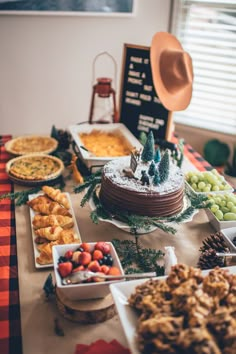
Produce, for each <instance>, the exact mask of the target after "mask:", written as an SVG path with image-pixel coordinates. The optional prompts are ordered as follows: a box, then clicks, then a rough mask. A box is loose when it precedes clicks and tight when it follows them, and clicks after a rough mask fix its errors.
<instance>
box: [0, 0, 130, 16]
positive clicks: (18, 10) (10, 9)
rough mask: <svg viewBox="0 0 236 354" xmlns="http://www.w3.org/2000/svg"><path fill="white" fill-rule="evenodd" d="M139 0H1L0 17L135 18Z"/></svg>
mask: <svg viewBox="0 0 236 354" xmlns="http://www.w3.org/2000/svg"><path fill="white" fill-rule="evenodd" d="M136 1H137V0H41V1H38V0H0V15H1V14H12V15H75V16H117V17H130V16H134V14H135V9H136Z"/></svg>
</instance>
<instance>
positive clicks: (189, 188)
mask: <svg viewBox="0 0 236 354" xmlns="http://www.w3.org/2000/svg"><path fill="white" fill-rule="evenodd" d="M224 182H225V183H226V184H227V185H228V186H229V189H227V190H223V191H210V192H196V191H195V190H194V189H193V188H192V187H191V186H190V184H189V183H188V182H187V181H185V186H186V189H187V191H188V192H189V193H190V194H193V195H209V194H225V193H232V192H233V191H234V189H233V187H232V186H231V185H230V184H229V183H228V182H227V181H226V180H225V179H224Z"/></svg>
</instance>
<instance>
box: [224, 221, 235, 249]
mask: <svg viewBox="0 0 236 354" xmlns="http://www.w3.org/2000/svg"><path fill="white" fill-rule="evenodd" d="M235 224H236V222H235ZM221 233H222V235H223V237H224V239H225V241H226V243H227V245H228V247H229V249H230V250H231V251H233V252H236V243H235V244H234V243H233V240H234V239H236V225H235V227H229V228H228V229H223V230H221Z"/></svg>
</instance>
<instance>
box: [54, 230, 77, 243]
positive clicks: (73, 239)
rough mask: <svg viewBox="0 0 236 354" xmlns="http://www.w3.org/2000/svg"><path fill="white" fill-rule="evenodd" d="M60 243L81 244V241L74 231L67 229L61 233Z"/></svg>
mask: <svg viewBox="0 0 236 354" xmlns="http://www.w3.org/2000/svg"><path fill="white" fill-rule="evenodd" d="M58 242H59V244H62V245H64V244H67V243H81V239H80V237H78V235H77V234H76V233H75V232H74V230H73V229H66V230H62V231H61V233H60V235H59V239H58Z"/></svg>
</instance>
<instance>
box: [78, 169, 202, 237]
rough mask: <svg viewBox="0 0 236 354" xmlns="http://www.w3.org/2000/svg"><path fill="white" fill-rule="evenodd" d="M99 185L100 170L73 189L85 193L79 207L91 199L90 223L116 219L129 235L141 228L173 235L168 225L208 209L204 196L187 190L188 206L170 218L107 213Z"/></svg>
mask: <svg viewBox="0 0 236 354" xmlns="http://www.w3.org/2000/svg"><path fill="white" fill-rule="evenodd" d="M100 183H101V170H99V171H98V172H96V173H95V174H93V175H91V176H90V177H89V178H87V179H86V180H85V182H84V183H83V184H81V185H79V186H77V187H75V188H74V192H75V193H80V192H82V191H85V194H84V196H83V198H82V201H81V206H82V207H83V206H84V205H85V204H86V203H87V202H88V201H89V200H90V199H91V198H92V199H93V202H94V205H95V209H94V210H93V211H92V212H91V214H90V217H91V219H92V221H93V222H94V223H95V224H97V223H98V222H99V219H100V218H102V219H110V220H112V219H117V220H119V221H122V222H124V223H126V224H127V225H128V226H129V227H130V229H131V233H132V234H134V235H137V234H138V232H137V230H138V229H140V228H142V229H144V230H146V231H148V230H150V228H151V227H152V226H155V227H157V228H159V229H161V230H163V231H165V232H168V233H171V234H175V233H176V232H177V230H176V229H175V228H174V227H172V226H170V225H168V224H169V223H175V224H180V223H182V222H184V221H186V220H188V219H189V218H190V217H191V216H192V215H193V214H194V212H195V211H196V209H202V208H207V207H208V203H209V202H208V198H207V196H205V195H197V194H196V195H193V194H192V193H191V194H190V193H189V192H188V191H187V190H185V193H186V195H187V197H188V199H189V201H190V205H189V206H188V207H187V208H186V209H185V210H183V211H182V212H181V213H179V214H178V215H175V216H170V217H148V216H140V215H135V214H131V213H129V212H127V211H125V210H117V211H112V212H110V211H108V210H107V209H106V208H105V207H104V206H103V205H102V204H101V202H100V200H99V198H98V195H97V189H98V186H99V185H100Z"/></svg>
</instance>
